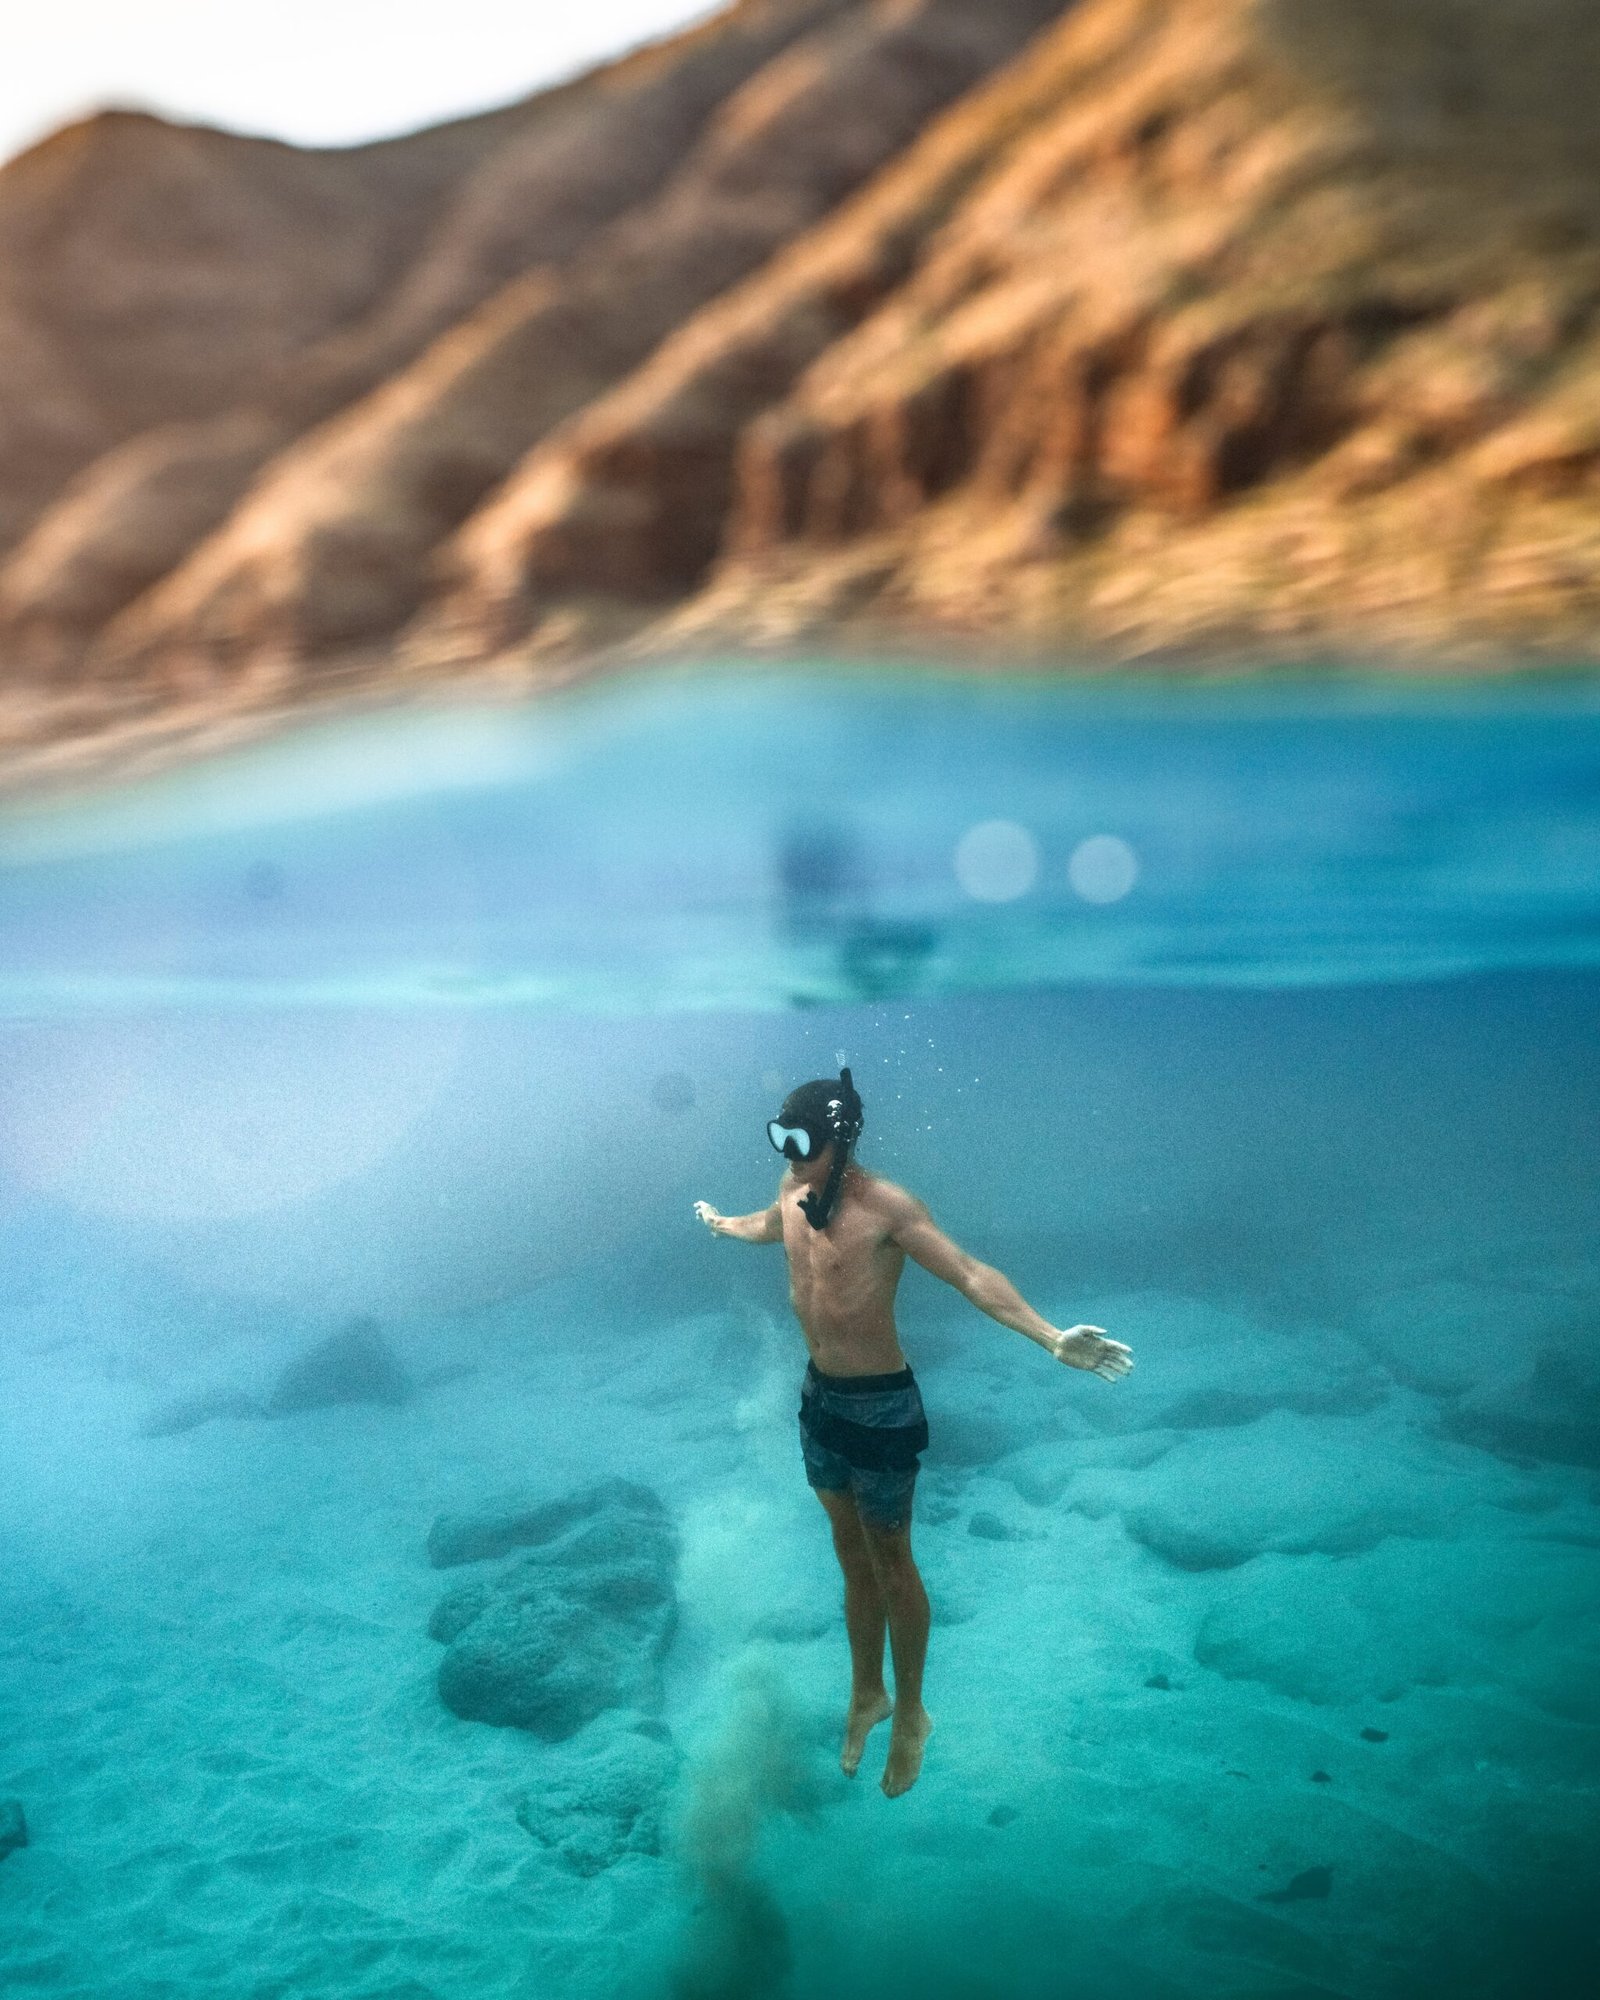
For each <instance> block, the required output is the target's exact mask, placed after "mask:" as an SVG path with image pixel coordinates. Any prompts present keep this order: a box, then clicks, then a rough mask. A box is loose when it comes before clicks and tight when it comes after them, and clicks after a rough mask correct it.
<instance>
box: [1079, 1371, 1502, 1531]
mask: <svg viewBox="0 0 1600 2000" xmlns="http://www.w3.org/2000/svg"><path fill="white" fill-rule="evenodd" d="M1119 1386H1120V1385H1119ZM1469 1456H1470V1455H1469V1454H1466V1453H1453V1452H1451V1451H1450V1450H1449V1448H1448V1447H1441V1446H1440V1445H1439V1444H1438V1443H1437V1442H1435V1441H1433V1440H1430V1439H1426V1438H1417V1437H1415V1436H1413V1435H1412V1434H1410V1433H1409V1432H1407V1431H1405V1430H1401V1429H1395V1428H1392V1427H1391V1428H1387V1429H1385V1428H1378V1427H1375V1426H1372V1425H1369V1424H1362V1423H1359V1422H1356V1421H1353V1420H1351V1419H1348V1418H1336V1417H1325V1418H1322V1419H1313V1418H1308V1417H1304V1416H1298V1415H1293V1414H1291V1413H1290V1412H1288V1411H1286V1410H1275V1411H1273V1412H1271V1413H1270V1414H1269V1415H1267V1416H1265V1417H1262V1418H1260V1419H1258V1421H1256V1422H1255V1423H1253V1424H1249V1425H1244V1426H1240V1427H1237V1428H1229V1429H1226V1430H1221V1431H1212V1432H1208V1433H1206V1434H1205V1435H1203V1436H1201V1437H1185V1438H1183V1439H1181V1441H1180V1442H1179V1443H1177V1444H1176V1445H1174V1446H1173V1447H1172V1448H1171V1449H1170V1450H1167V1451H1164V1452H1163V1453H1162V1454H1161V1456H1160V1457H1159V1458H1158V1459H1156V1460H1155V1461H1154V1462H1153V1463H1151V1464H1149V1465H1147V1466H1145V1467H1143V1468H1142V1469H1130V1468H1127V1467H1115V1466H1108V1465H1101V1466H1086V1467H1084V1468H1083V1469H1082V1470H1080V1471H1079V1472H1078V1473H1077V1474H1076V1476H1075V1477H1074V1478H1073V1480H1072V1481H1071V1483H1070V1485H1069V1487H1068V1488H1067V1490H1066V1494H1065V1500H1064V1504H1065V1505H1066V1506H1067V1507H1068V1508H1070V1509H1071V1510H1072V1511H1073V1512H1074V1513H1079V1514H1085V1515H1087V1516H1088V1517H1089V1518H1090V1519H1091V1520H1099V1519H1102V1518H1104V1517H1105V1516H1106V1515H1109V1514H1115V1515H1116V1516H1118V1517H1119V1518H1120V1520H1121V1522H1122V1525H1123V1527H1124V1529H1125V1530H1126V1532H1127V1533H1128V1535H1129V1536H1130V1537H1131V1538H1132V1539H1133V1540H1134V1541H1136V1542H1140V1543H1142V1544H1143V1545H1144V1547H1146V1548H1147V1549H1149V1550H1150V1551H1151V1552H1152V1553H1153V1554H1155V1555H1157V1556H1159V1557H1161V1559H1162V1560H1163V1561H1164V1562H1168V1563H1171V1564H1172V1565H1173V1566H1174V1567H1175V1568H1178V1569H1186V1570H1221V1569H1234V1568H1237V1567H1238V1566H1239V1565H1240V1564H1241V1563H1246V1562H1249V1561H1250V1559H1251V1558H1252V1557H1254V1556H1259V1555H1262V1554H1263V1553H1265V1552H1267V1551H1278V1552H1280V1553H1286V1554H1302V1553H1310V1552H1312V1551H1320V1552H1322V1553H1323V1554H1326V1555H1350V1554H1353V1553H1355V1552H1357V1551H1360V1550H1363V1549H1370V1548H1374V1547H1376V1546H1377V1544H1378V1543H1379V1542H1381V1541H1383V1540H1384V1539H1385V1538H1386V1537H1388V1536H1391V1535H1411V1536H1417V1535H1421V1536H1430V1535H1449V1534H1451V1533H1453V1532H1454V1531H1455V1527H1456V1524H1457V1523H1458V1521H1459V1520H1460V1518H1461V1517H1462V1516H1463V1515H1464V1514H1465V1513H1467V1512H1469V1511H1470V1510H1471V1509H1472V1508H1474V1507H1476V1506H1479V1505H1484V1504H1488V1505H1505V1506H1509V1505H1511V1504H1512V1503H1515V1502H1518V1501H1522V1500H1525V1499H1527V1498H1529V1497H1537V1496H1536V1495H1530V1491H1529V1488H1528V1482H1527V1481H1526V1480H1525V1479H1521V1478H1520V1477H1519V1476H1518V1475H1517V1474H1515V1473H1513V1472H1511V1471H1510V1470H1509V1469H1507V1468H1505V1467H1501V1466H1497V1465H1494V1464H1492V1463H1489V1462H1485V1463H1484V1464H1483V1465H1482V1466H1474V1465H1472V1464H1470V1463H1467V1462H1464V1461H1467V1460H1468V1459H1469Z"/></svg>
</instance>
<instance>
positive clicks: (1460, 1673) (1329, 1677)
mask: <svg viewBox="0 0 1600 2000" xmlns="http://www.w3.org/2000/svg"><path fill="white" fill-rule="evenodd" d="M1594 1578H1595V1561H1594V1551H1593V1550H1592V1549H1590V1548H1577V1547H1568V1546H1564V1545H1562V1544H1560V1543H1556V1542H1551V1541H1546V1540H1543V1539H1532V1538H1530V1539H1527V1540H1522V1539H1517V1538H1513V1537H1506V1538H1493V1539H1491V1538H1485V1537H1482V1536H1471V1535H1467V1536H1463V1537H1461V1538H1460V1539H1459V1540H1452V1541H1442V1542H1424V1541H1415V1540H1411V1539H1409V1538H1404V1537H1395V1538H1393V1539H1391V1540H1389V1541H1386V1542H1384V1543H1382V1544H1381V1545H1380V1546H1379V1547H1378V1548H1375V1549H1372V1550H1370V1551H1368V1552H1367V1553H1365V1554H1361V1555H1354V1556H1345V1557H1329V1556H1322V1555H1308V1556H1282V1555H1264V1556H1261V1557H1259V1558H1258V1559H1257V1560H1256V1561H1255V1562H1252V1563H1249V1564H1246V1565H1245V1566H1244V1567H1243V1568H1241V1569H1239V1570H1236V1571H1234V1572H1233V1573H1232V1574H1230V1575H1228V1576H1226V1577H1219V1578H1217V1579H1216V1580H1215V1582H1214V1585H1213V1588H1212V1590H1211V1592H1210V1593H1209V1608H1208V1609H1207V1611H1206V1613H1205V1615H1204V1616H1203V1617H1202V1619H1201V1620H1200V1624H1199V1627H1198V1629H1197V1631H1196V1634H1195V1641H1194V1657H1195V1659H1196V1661H1197V1662H1198V1663H1199V1664H1200V1665H1201V1666H1203V1667H1207V1668H1209V1669H1210V1670H1211V1671H1212V1672H1213V1673H1218V1674H1221V1675H1222V1676H1223V1677H1224V1678H1225V1679H1228V1680H1251V1681H1259V1682H1261V1683H1262V1684H1263V1685H1264V1686H1266V1687H1269V1688H1272V1689H1273V1690H1275V1692H1277V1693H1279V1694H1282V1695H1287V1696H1289V1697H1291V1698H1292V1699H1295V1700H1298V1701H1305V1702H1311V1703H1315V1704H1317V1705H1321V1706H1354V1705H1356V1704H1358V1703H1359V1704H1365V1703H1366V1702H1369V1701H1380V1702H1387V1701H1395V1700H1398V1699H1399V1698H1400V1697H1401V1696H1403V1695H1404V1694H1406V1693H1407V1691H1408V1690H1409V1689H1411V1688H1413V1687H1419V1686H1421V1687H1449V1686H1454V1687H1460V1688H1480V1687H1486V1688H1490V1689H1493V1690H1496V1691H1497V1692H1498V1694H1499V1695H1501V1696H1502V1697H1503V1696H1506V1695H1509V1696H1511V1697H1513V1698H1514V1699H1515V1700H1518V1701H1522V1702H1526V1703H1528V1704H1530V1705H1531V1706H1532V1707H1534V1708H1536V1709H1539V1710H1541V1711H1542V1712H1543V1713H1544V1714H1546V1715H1552V1716H1557V1717H1559V1718H1561V1719H1562V1720H1563V1721H1566V1722H1576V1723H1582V1724H1584V1725H1586V1726H1588V1727H1591V1728H1592V1727H1594V1726H1595V1725H1596V1724H1597V1723H1600V1672H1597V1671H1596V1669H1597V1665H1600V1599H1597V1596H1596V1592H1595V1586H1594ZM1387 1733H1388V1732H1386V1731H1378V1730H1376V1729H1373V1728H1372V1727H1371V1726H1370V1725H1368V1726H1366V1727H1364V1728H1362V1730H1361V1731H1360V1735H1361V1736H1362V1738H1363V1739H1364V1740H1365V1741H1367V1742H1381V1741H1382V1740H1383V1738H1384V1736H1385V1735H1387Z"/></svg>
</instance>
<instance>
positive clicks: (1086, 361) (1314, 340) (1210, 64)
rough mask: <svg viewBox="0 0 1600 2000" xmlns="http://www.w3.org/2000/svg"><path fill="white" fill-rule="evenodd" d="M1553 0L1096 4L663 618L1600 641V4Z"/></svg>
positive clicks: (1094, 637) (1018, 633)
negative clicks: (1588, 81)
mask: <svg viewBox="0 0 1600 2000" xmlns="http://www.w3.org/2000/svg"><path fill="white" fill-rule="evenodd" d="M1536 12H1537V16H1538V18H1537V22H1536V23H1530V35H1529V38H1528V40H1527V41H1526V43H1520V44H1519V43H1517V41H1516V38H1515V36H1514V34H1513V32H1512V30H1511V28H1510V25H1509V21H1508V19H1507V17H1506V16H1505V15H1504V12H1503V10H1501V9H1497V8H1495V7H1493V6H1492V5H1491V4H1489V0H1406V4H1404V5H1401V6H1397V7H1390V8H1384V9H1379V8H1370V7H1365V6H1362V7H1357V8H1354V9H1342V10H1339V11H1338V13H1337V14H1336V15H1335V14H1331V13H1330V12H1329V11H1328V10H1319V9H1315V8H1309V7H1305V6H1299V5H1290V4H1284V5H1279V6H1274V7H1253V6H1246V5H1244V4H1242V0H1195V4H1192V5H1186V6H1184V7H1176V8H1175V7H1161V6H1157V5H1152V4H1147V0H1089V4H1086V5H1084V6H1083V7H1081V8H1079V9H1077V10H1075V11H1074V13H1073V14H1071V15H1070V16H1069V17H1068V18H1067V19H1066V20H1065V21H1064V22H1063V23H1062V25H1061V26H1060V28H1059V29H1057V30H1056V31H1055V32H1054V33H1053V34H1052V36H1050V37H1049V38H1048V39H1047V40H1046V41H1045V42H1044V43H1043V44H1041V45H1040V46H1039V48H1037V49H1036V50H1035V51H1033V52H1030V55H1029V56H1028V57H1027V58H1025V59H1024V60H1025V65H1026V67H1027V68H1028V69H1029V71H1030V72H1031V74H1032V76H1033V78H1034V80H1035V82H1036V84H1037V85H1038V86H1039V88H1038V90H1037V93H1036V95H1035V97H1034V99H1033V101H1032V104H1031V107H1030V108H1028V109H1026V110H1025V111H1024V112H1023V113H1022V115H1021V116H1020V117H1018V116H1014V115H1012V116H1007V115H1004V114H1003V113H1002V108H1001V107H1002V96H1001V93H1000V91H999V89H998V87H993V88H991V90H990V92H989V93H988V96H989V99H990V101H991V103H992V105H993V131H992V157H991V166H990V170H989V171H988V172H987V173H986V174H985V175H984V176H983V177H982V179H981V181H980V182H979V184H978V185H977V186H975V187H974V189H973V190H972V192H971V193H970V195H969V196H968V197H967V198H966V199H965V200H964V201H963V202H962V203H961V205H960V206H959V208H958V209H957V211H956V212H955V213H954V214H953V215H952V216H951V217H950V219H949V220H948V221H947V222H945V223H944V224H942V225H941V226H940V227H939V228H938V229H937V230H935V231H933V232H932V233H931V234H930V236H929V237H928V239H927V240H926V242H925V243H924V244H923V246H922V247H921V250H920V252H919V254H918V257H917V260H916V269H915V271H914V272H913V274H912V275H911V276H910V277H909V278H908V279H907V281H906V282H905V283H904V284H903V285H901V286H899V287H898V288H897V289H896V291H895V292H894V293H893V295H892V296H891V297H890V298H888V299H887V300H886V301H884V302H883V304H882V305H880V306H879V307H878V308H877V309H876V310H875V312H874V313H873V314H872V315H871V316H870V317H869V318H868V319H867V320H866V321H865V322H864V324H863V325H862V326H861V327H860V328H859V329H857V330H856V331H855V332H854V333H852V334H850V335H848V336H846V337H845V338H843V339H841V340H839V341H837V342H835V343H834V344H833V345H832V346H831V347H830V348H829V349H827V350H826V351H825V352H824V353H823V354H822V355H821V356H820V358H819V359H818V360H817V361H816V363H815V364H814V365H813V366H812V367H811V368H810V369H809V370H808V372H807V373H806V374H805V375H804V376H803V377H802V379H801V381H800V382H799V384H798V385H797V387H796V388H795V390H794V391H793V392H792V393H791V394H790V395H789V396H788V397H787V398H785V399H784V401H783V402H782V403H780V404H778V405H777V406H775V407H774V408H773V409H772V410H770V411H768V412H767V413H765V414H764V415H762V416H761V417H759V418H758V419H756V420H755V421H754V422H753V423H751V424H750V425H748V426H747V427H746V429H745V431H744V433H743V435H742V437H741V440H740V446H739V463H738V470H737V475H736V481H735V497H734V501H733V506H732V510H731V516H730V522H729V527H728V531H727V539H726V542H725V559H724V562H723V565H722V568H721V570H720V573H719V574H718V576H717V577H716V578H715V579H714V581H713V584H712V586H711V588H710V589H709V590H708V591H707V592H706V593H705V594H704V595H703V597H702V598H701V600H700V601H699V602H698V603H695V604H692V605H691V606H690V607H689V608H688V610H687V611H686V612H684V613H682V614H680V615H679V616H677V617H676V618H674V619H672V620H670V621H668V622H667V623H665V624H663V625H661V626H660V627H659V628H658V629H657V631H656V633H655V634H654V635H653V639H652V641H651V643H656V644H667V643H680V644H681V643H687V642H690V641H692V640H703V639H704V638H706V637H707V636H708V635H710V634H712V633H716V632H721V633H723V634H725V635H726V636H727V637H729V638H742V639H746V640H748V639H750V638H756V639H759V638H761V637H762V636H765V637H767V638H769V639H772V640H792V639H794V638H797V637H798V636H800V635H802V634H804V633H806V632H807V631H810V630H816V629H819V628H825V629H833V630H838V629H840V628H844V629H850V628H852V627H854V629H856V630H858V631H860V632H862V633H866V632H870V631H871V630H872V629H874V628H876V629H878V630H880V631H887V630H891V629H894V628H896V627H898V628H900V629H902V630H904V629H906V628H907V627H917V626H921V627H922V628H924V629H938V628H940V627H943V628H944V629H946V630H953V631H965V632H976V631H991V632H992V631H1008V632H1010V633H1011V634H1012V635H1013V637H1015V638H1018V639H1023V640H1026V639H1027V638H1028V637H1029V635H1030V634H1031V635H1034V636H1037V637H1040V638H1044V637H1047V636H1048V637H1056V638H1060V637H1070V638H1071V639H1072V640H1074V641H1075V642H1076V643H1078V644H1081V645H1084V646H1087V647H1089V648H1091V649H1093V650H1095V651H1099V652H1102V653H1107V654H1110V655H1113V656H1123V657H1126V656H1132V655H1139V654H1145V653H1149V652H1152V651H1166V652H1170V653H1173V654H1181V653H1182V652H1184V651H1185V650H1186V649H1187V650H1190V651H1193V652H1196V653H1204V652H1205V651H1206V650H1208V649H1210V650H1212V651H1216V650H1226V651H1228V652H1230V653H1231V654H1234V655H1237V654H1238V653H1240V652H1249V651H1251V650H1262V651H1266V652H1270V653H1274V654H1276V655H1277V656H1279V657H1281V656H1283V655H1284V654H1286V653H1287V654H1293V653H1294V652H1296V651H1298V650H1303V649H1307V648H1311V649H1314V648H1316V647H1319V646H1320V647H1323V648H1326V647H1328V646H1329V645H1340V644H1343V645H1346V646H1354V647H1357V648H1360V649H1362V650H1367V649H1371V650H1378V649H1397V650H1399V651H1402V652H1412V653H1415V652H1417V651H1425V650H1427V649H1429V648H1450V647H1455V646H1460V645H1463V644H1465V645H1475V646H1478V647H1480V648H1481V649H1483V650H1484V651H1486V652H1492V651H1493V650H1494V649H1495V648H1497V647H1501V648H1503V647H1506V646H1508V645H1516V644H1522V645H1526V644H1528V643H1532V644H1534V645H1535V646H1538V647H1541V648H1548V649H1549V650H1552V651H1563V650H1570V649H1571V648H1573V647H1574V646H1575V645H1576V646H1577V647H1578V649H1579V650H1580V651H1583V650H1586V651H1589V652H1592V651H1593V650H1594V648H1595V645H1596V643H1597V638H1596V631H1595V608H1594V604H1593V602H1592V601H1591V597H1590V594H1589V592H1588V590H1587V587H1586V586H1584V585H1582V584H1581V583H1580V573H1581V570H1582V567H1583V565H1584V563H1585V562H1586V561H1591V560H1592V559H1593V556H1594V554H1595V553H1596V552H1597V551H1596V548H1595V546H1594V545H1593V544H1592V542H1591V540H1590V539H1589V537H1590V533H1591V531H1590V530H1589V529H1587V528H1585V527H1584V525H1583V521H1582V507H1583V504H1584V503H1583V502H1582V501H1581V499H1580V498H1579V496H1580V495H1581V494H1582V493H1583V492H1584V491H1586V490H1587V482H1589V481H1591V480H1592V478H1593V477H1594V468H1595V466H1596V465H1597V464H1600V458H1597V457H1596V439H1597V438H1600V432H1596V431H1595V429H1594V425H1595V413H1596V411H1600V398H1597V395H1596V393H1595V383H1596V382H1597V381H1600V344H1597V333H1596V322H1595V312H1596V300H1597V298H1600V289H1597V287H1600V203H1597V196H1596V189H1597V188H1600V174H1597V172H1596V160H1595V153H1596V146H1595V138H1594V132H1593V126H1592V120H1590V119H1589V117H1588V114H1587V113H1586V112H1584V111H1583V110H1582V108H1581V106H1580V104H1579V102H1578V98H1577V95H1576V94H1575V92H1574V90H1573V88H1572V85H1571V73H1570V65H1571V64H1572V62H1573V61H1574V60H1575V59H1577V57H1578V52H1579V51H1580V50H1582V51H1585V52H1591V51H1593V50H1594V47H1595V34H1596V27H1595V21H1594V18H1593V17H1592V15H1590V14H1589V13H1587V12H1586V11H1585V10H1583V9H1582V8H1580V7H1578V6H1577V5H1575V4H1568V3H1567V0H1545V3H1544V4H1542V5H1541V6H1540V7H1539V8H1538V9H1537V10H1536ZM1466 76H1470V77H1471V78H1472V79H1473V81H1472V83H1471V85H1470V87H1463V78H1464V77H1466ZM1400 77H1403V78H1404V83H1403V84H1400V83H1398V82H1397V81H1396V79H1397V78H1400ZM1540 78H1543V82H1542V83H1541V82H1540V81H1539V79H1540ZM1007 82H1008V84H1009V79H1008V80H1007ZM1535 101H1538V102H1540V103H1542V106H1543V109H1542V110H1541V111H1540V112H1539V113H1537V114H1535V113H1534V112H1533V111H1532V109H1531V107H1532V105H1533V103H1534V102H1535ZM973 102H976V100H974V101H973ZM972 110H973V103H969V104H967V105H964V106H963V107H962V115H964V116H965V115H971V113H972ZM1535 413H1537V414H1535ZM1584 549H1587V550H1589V552H1590V553H1589V555H1588V556H1587V557H1585V556H1583V555H1580V553H1579V552H1580V550H1584ZM1563 565H1565V574H1566V577H1567V582H1566V584H1565V585H1563V584H1560V583H1559V582H1558V577H1559V576H1560V575H1561V574H1562V573H1563ZM1536 607H1537V608H1536ZM1518 630H1520V633H1521V639H1520V640H1514V639H1513V637H1512V634H1513V632H1514V631H1518ZM1584 635H1587V637H1585V636H1584Z"/></svg>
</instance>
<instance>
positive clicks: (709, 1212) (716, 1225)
mask: <svg viewBox="0 0 1600 2000" xmlns="http://www.w3.org/2000/svg"><path fill="white" fill-rule="evenodd" d="M694 1212H695V1214H696V1215H698V1216H699V1218H700V1220H701V1221H702V1222H703V1223H704V1224H705V1226H706V1227H707V1229H709V1230H710V1231H711V1233H712V1235H713V1236H726V1235H727V1233H728V1218H727V1217H726V1216H725V1215H719V1214H718V1213H717V1211H716V1209H714V1208H713V1207H712V1206H711V1204H710V1202H709V1201H697V1202H696V1203H695V1205H694Z"/></svg>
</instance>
